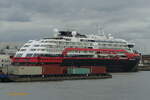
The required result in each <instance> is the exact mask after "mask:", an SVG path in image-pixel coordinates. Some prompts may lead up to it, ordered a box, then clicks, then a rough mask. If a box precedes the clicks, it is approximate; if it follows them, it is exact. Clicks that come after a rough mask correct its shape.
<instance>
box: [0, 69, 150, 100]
mask: <svg viewBox="0 0 150 100" xmlns="http://www.w3.org/2000/svg"><path fill="white" fill-rule="evenodd" d="M112 75H113V78H112V79H98V80H74V81H57V82H24V83H0V100H149V98H150V80H149V77H150V72H149V71H145V72H144V71H141V72H136V73H113V74H112Z"/></svg>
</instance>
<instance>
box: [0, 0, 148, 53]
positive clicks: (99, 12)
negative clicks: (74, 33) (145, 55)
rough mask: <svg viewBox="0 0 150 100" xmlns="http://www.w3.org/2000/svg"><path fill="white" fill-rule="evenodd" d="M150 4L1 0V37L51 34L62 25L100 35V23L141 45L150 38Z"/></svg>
mask: <svg viewBox="0 0 150 100" xmlns="http://www.w3.org/2000/svg"><path fill="white" fill-rule="evenodd" d="M149 4H150V1H149V0H0V26H1V28H0V34H1V35H3V36H2V37H0V40H1V41H7V40H8V38H9V40H11V41H26V40H29V39H36V38H40V37H44V36H45V37H47V36H51V35H52V31H51V30H52V29H53V28H62V27H69V28H74V29H77V30H79V31H81V32H83V33H89V34H90V33H95V34H96V33H97V28H96V27H97V25H98V24H100V25H102V26H103V27H104V29H105V31H106V33H112V34H113V35H114V36H115V37H119V38H125V39H127V40H129V41H133V42H135V43H137V48H138V47H140V45H145V43H144V42H149V41H150V40H149V38H150V34H149V33H150V30H149V28H150V23H149V22H150V18H149V16H150V7H149ZM5 34H9V35H7V36H6V35H5ZM139 42H140V43H139ZM148 48H149V47H147V48H146V49H148ZM149 49H150V48H149ZM144 50H145V49H144ZM144 50H143V49H142V51H144ZM144 52H148V50H145V51H144ZM149 53H150V52H149Z"/></svg>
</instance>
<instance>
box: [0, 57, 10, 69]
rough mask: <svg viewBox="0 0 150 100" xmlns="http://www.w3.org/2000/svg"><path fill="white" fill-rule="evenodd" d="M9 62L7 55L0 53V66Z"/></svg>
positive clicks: (5, 65) (7, 64)
mask: <svg viewBox="0 0 150 100" xmlns="http://www.w3.org/2000/svg"><path fill="white" fill-rule="evenodd" d="M10 64H11V59H10V56H9V55H4V54H0V67H7V66H9V65H10Z"/></svg>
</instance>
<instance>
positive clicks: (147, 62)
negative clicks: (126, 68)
mask: <svg viewBox="0 0 150 100" xmlns="http://www.w3.org/2000/svg"><path fill="white" fill-rule="evenodd" d="M140 65H141V66H150V55H142V57H141V61H140Z"/></svg>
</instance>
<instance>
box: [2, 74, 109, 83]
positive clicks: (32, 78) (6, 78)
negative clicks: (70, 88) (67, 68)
mask: <svg viewBox="0 0 150 100" xmlns="http://www.w3.org/2000/svg"><path fill="white" fill-rule="evenodd" d="M107 78H112V75H110V74H108V73H105V74H63V75H5V74H1V75H0V82H36V81H64V80H86V79H107Z"/></svg>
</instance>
